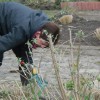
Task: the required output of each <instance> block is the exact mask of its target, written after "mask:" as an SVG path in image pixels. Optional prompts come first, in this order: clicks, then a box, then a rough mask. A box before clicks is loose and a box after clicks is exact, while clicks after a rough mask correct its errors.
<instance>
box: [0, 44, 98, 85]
mask: <svg viewBox="0 0 100 100" xmlns="http://www.w3.org/2000/svg"><path fill="white" fill-rule="evenodd" d="M58 47H59V48H58ZM56 50H57V53H56V54H55V56H56V58H57V61H58V63H59V65H60V74H61V77H62V79H63V80H67V79H68V78H69V76H70V69H69V63H70V60H71V56H70V48H69V46H68V45H63V46H62V45H58V46H57V47H56ZM80 54H81V55H80V64H79V65H80V73H84V74H92V75H94V76H96V75H97V74H98V73H100V47H95V46H82V47H81V51H80ZM76 58H77V46H75V47H74V61H76ZM33 60H34V64H35V65H39V62H40V61H41V63H40V74H41V75H42V76H43V77H45V78H46V80H48V82H49V83H51V84H54V83H55V84H56V81H55V75H54V69H53V66H52V59H51V54H50V50H49V49H40V48H39V49H37V50H33ZM17 69H18V68H17V59H16V57H15V55H14V54H13V53H12V51H8V52H6V53H5V55H4V61H3V65H2V66H1V67H0V84H1V85H3V84H11V83H13V81H19V80H20V79H19V73H10V72H9V71H10V70H17Z"/></svg>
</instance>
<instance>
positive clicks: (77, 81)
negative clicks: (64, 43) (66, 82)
mask: <svg viewBox="0 0 100 100" xmlns="http://www.w3.org/2000/svg"><path fill="white" fill-rule="evenodd" d="M69 34H70V53H71V65H72V68H71V70H72V71H73V69H74V57H73V43H72V33H71V29H70V28H69ZM78 52H79V51H78ZM78 65H79V54H78V58H77V70H76V77H75V74H71V77H72V81H73V82H74V84H75V92H74V94H75V98H76V100H80V97H79V95H78V90H79V88H78V87H79V69H78Z"/></svg>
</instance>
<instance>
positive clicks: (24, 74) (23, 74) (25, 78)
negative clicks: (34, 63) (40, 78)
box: [19, 67, 30, 86]
mask: <svg viewBox="0 0 100 100" xmlns="http://www.w3.org/2000/svg"><path fill="white" fill-rule="evenodd" d="M19 72H20V79H21V83H22V86H26V85H27V84H29V79H30V72H29V71H28V69H24V70H22V68H21V67H19Z"/></svg>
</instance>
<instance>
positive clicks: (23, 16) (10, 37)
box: [0, 2, 49, 53]
mask: <svg viewBox="0 0 100 100" xmlns="http://www.w3.org/2000/svg"><path fill="white" fill-rule="evenodd" d="M48 22H49V19H48V17H47V16H46V15H45V14H44V13H43V12H42V11H37V10H33V9H31V8H29V7H26V6H24V5H22V4H19V3H15V2H5V3H0V53H3V52H5V51H7V50H10V49H12V48H14V47H16V46H18V45H20V44H22V43H25V42H26V41H27V40H28V39H30V38H31V37H32V35H33V34H34V33H35V32H36V31H37V30H39V29H41V27H42V26H43V25H44V24H45V23H48Z"/></svg>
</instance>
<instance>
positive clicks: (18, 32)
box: [0, 27, 28, 53]
mask: <svg viewBox="0 0 100 100" xmlns="http://www.w3.org/2000/svg"><path fill="white" fill-rule="evenodd" d="M27 40H28V36H27V34H26V32H25V30H24V29H23V27H14V28H13V29H12V32H9V33H8V34H6V35H4V36H1V37H0V53H3V52H5V51H7V50H10V49H12V48H14V47H15V46H17V45H19V44H22V43H24V42H26V41H27Z"/></svg>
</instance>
